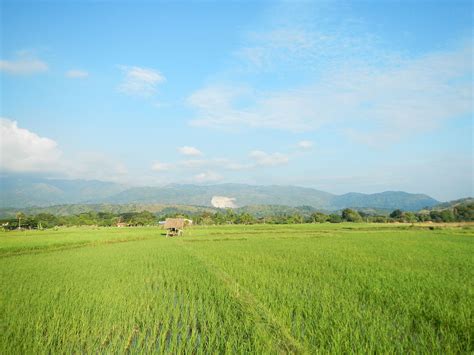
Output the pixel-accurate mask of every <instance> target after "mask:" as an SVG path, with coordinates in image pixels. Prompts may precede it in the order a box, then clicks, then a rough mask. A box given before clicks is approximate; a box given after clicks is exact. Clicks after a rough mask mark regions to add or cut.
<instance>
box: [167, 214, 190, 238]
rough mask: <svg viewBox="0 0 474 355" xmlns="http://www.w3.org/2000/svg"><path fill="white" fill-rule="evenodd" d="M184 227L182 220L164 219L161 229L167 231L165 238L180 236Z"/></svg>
mask: <svg viewBox="0 0 474 355" xmlns="http://www.w3.org/2000/svg"><path fill="white" fill-rule="evenodd" d="M186 225H187V223H186V220H185V219H184V218H166V221H165V224H164V226H163V228H164V229H166V230H167V232H166V235H167V236H174V235H181V234H182V233H183V229H184V227H185V226H186Z"/></svg>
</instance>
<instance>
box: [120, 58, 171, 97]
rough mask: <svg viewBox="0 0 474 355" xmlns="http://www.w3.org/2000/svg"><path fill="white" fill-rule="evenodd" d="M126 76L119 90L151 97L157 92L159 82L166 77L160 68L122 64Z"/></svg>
mask: <svg viewBox="0 0 474 355" xmlns="http://www.w3.org/2000/svg"><path fill="white" fill-rule="evenodd" d="M119 68H120V69H121V70H122V72H123V73H124V74H125V77H124V79H123V81H122V83H121V84H120V85H119V86H118V90H119V91H120V92H122V93H124V94H127V95H131V96H143V97H149V96H152V95H153V94H155V93H156V91H157V86H158V84H161V83H163V82H165V81H166V78H165V77H164V76H163V74H161V73H160V72H159V71H158V70H155V69H150V68H141V67H129V66H120V67H119Z"/></svg>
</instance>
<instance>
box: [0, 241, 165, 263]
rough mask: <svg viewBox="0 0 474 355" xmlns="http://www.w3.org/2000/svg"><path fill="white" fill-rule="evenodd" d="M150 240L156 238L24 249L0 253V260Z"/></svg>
mask: <svg viewBox="0 0 474 355" xmlns="http://www.w3.org/2000/svg"><path fill="white" fill-rule="evenodd" d="M152 238H156V237H137V238H127V239H115V240H104V241H100V242H97V241H94V242H84V243H74V244H70V245H62V246H59V247H39V248H32V249H26V250H22V251H17V252H6V253H3V254H2V253H1V252H0V258H8V257H12V256H21V255H34V254H45V253H54V252H58V251H63V250H70V249H78V248H85V247H89V246H101V245H107V244H118V243H128V242H138V241H142V240H149V239H152Z"/></svg>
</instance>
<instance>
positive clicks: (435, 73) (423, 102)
mask: <svg viewBox="0 0 474 355" xmlns="http://www.w3.org/2000/svg"><path fill="white" fill-rule="evenodd" d="M471 59H472V45H471V43H469V44H467V45H466V46H464V47H461V48H458V49H456V50H452V51H444V52H439V53H431V54H427V55H423V56H421V57H418V58H413V59H406V60H399V61H396V62H394V63H396V64H394V63H390V64H388V63H387V65H384V66H367V65H364V66H354V67H350V66H343V67H340V68H338V69H337V70H333V71H331V72H328V73H326V74H325V76H323V77H320V78H318V79H317V80H315V81H314V83H313V84H310V85H305V86H301V87H297V88H293V89H286V90H279V91H269V90H260V91H258V90H251V89H246V90H236V89H235V88H226V87H220V86H210V87H205V88H202V89H200V90H198V91H196V92H195V93H194V94H192V95H191V96H190V98H189V103H190V104H191V106H192V107H194V108H195V110H196V117H195V119H193V120H192V121H191V124H193V125H198V126H208V127H264V128H272V129H283V130H290V131H294V132H298V131H310V130H315V129H317V128H319V127H321V126H323V125H327V124H334V123H335V124H337V125H338V126H339V127H344V129H351V130H352V133H353V135H354V134H356V133H357V132H358V130H359V129H360V127H363V129H364V132H373V133H374V134H375V135H378V134H380V135H381V136H382V137H383V136H384V135H387V134H388V133H394V134H393V136H394V137H395V138H396V137H402V136H404V135H406V134H411V133H415V132H417V131H423V130H426V129H432V128H435V127H438V126H439V125H440V124H442V123H443V122H444V121H446V120H449V119H452V118H456V117H459V116H462V115H467V114H470V113H472V79H471V78H472V63H471ZM212 103H216V104H212ZM367 127H369V128H371V130H368V129H367Z"/></svg>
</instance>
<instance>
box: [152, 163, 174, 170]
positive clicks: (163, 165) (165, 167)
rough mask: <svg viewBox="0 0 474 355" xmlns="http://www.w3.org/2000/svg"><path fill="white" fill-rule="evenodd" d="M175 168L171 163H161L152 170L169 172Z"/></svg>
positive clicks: (156, 164) (153, 166)
mask: <svg viewBox="0 0 474 355" xmlns="http://www.w3.org/2000/svg"><path fill="white" fill-rule="evenodd" d="M172 168H173V165H172V164H169V163H160V162H155V163H153V165H152V166H151V170H153V171H168V170H171V169H172Z"/></svg>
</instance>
